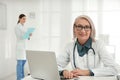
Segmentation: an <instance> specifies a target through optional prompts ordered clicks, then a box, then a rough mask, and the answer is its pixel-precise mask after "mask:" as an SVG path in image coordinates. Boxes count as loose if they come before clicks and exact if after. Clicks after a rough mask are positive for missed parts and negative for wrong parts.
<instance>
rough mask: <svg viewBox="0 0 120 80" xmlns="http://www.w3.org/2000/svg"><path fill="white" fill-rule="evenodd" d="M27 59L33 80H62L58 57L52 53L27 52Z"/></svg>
mask: <svg viewBox="0 0 120 80" xmlns="http://www.w3.org/2000/svg"><path fill="white" fill-rule="evenodd" d="M26 55H27V56H26V57H27V60H28V65H29V69H30V74H31V76H32V77H33V78H37V79H43V80H60V76H59V72H58V68H57V62H56V56H55V53H54V52H51V51H31V50H28V51H26Z"/></svg>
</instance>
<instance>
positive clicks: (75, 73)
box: [71, 69, 90, 77]
mask: <svg viewBox="0 0 120 80" xmlns="http://www.w3.org/2000/svg"><path fill="white" fill-rule="evenodd" d="M71 73H72V74H73V76H74V77H78V76H89V75H90V71H89V70H82V69H75V70H73V71H71Z"/></svg>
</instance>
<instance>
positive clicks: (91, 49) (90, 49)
mask: <svg viewBox="0 0 120 80" xmlns="http://www.w3.org/2000/svg"><path fill="white" fill-rule="evenodd" d="M76 45H77V42H75V44H74V48H73V64H74V67H75V68H77V66H76V64H75V48H76ZM91 51H92V52H93V54H94V67H95V50H94V49H93V48H92V46H91V47H90V48H89V50H88V51H87V67H88V68H89V60H88V54H89V53H88V52H91Z"/></svg>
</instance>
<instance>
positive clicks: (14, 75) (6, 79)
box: [2, 73, 16, 80]
mask: <svg viewBox="0 0 120 80" xmlns="http://www.w3.org/2000/svg"><path fill="white" fill-rule="evenodd" d="M2 80H16V74H15V73H14V74H11V75H9V76H7V77H6V78H3V79H2Z"/></svg>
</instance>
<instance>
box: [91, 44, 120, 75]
mask: <svg viewBox="0 0 120 80" xmlns="http://www.w3.org/2000/svg"><path fill="white" fill-rule="evenodd" d="M97 45H99V46H97V48H99V49H98V54H99V56H100V60H101V61H102V63H103V67H99V68H95V69H92V72H93V73H94V76H111V75H117V74H118V73H119V71H120V66H119V65H118V64H116V63H115V61H114V59H113V57H112V56H110V54H109V53H108V52H107V50H106V48H105V45H104V43H103V42H99V43H97Z"/></svg>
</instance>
